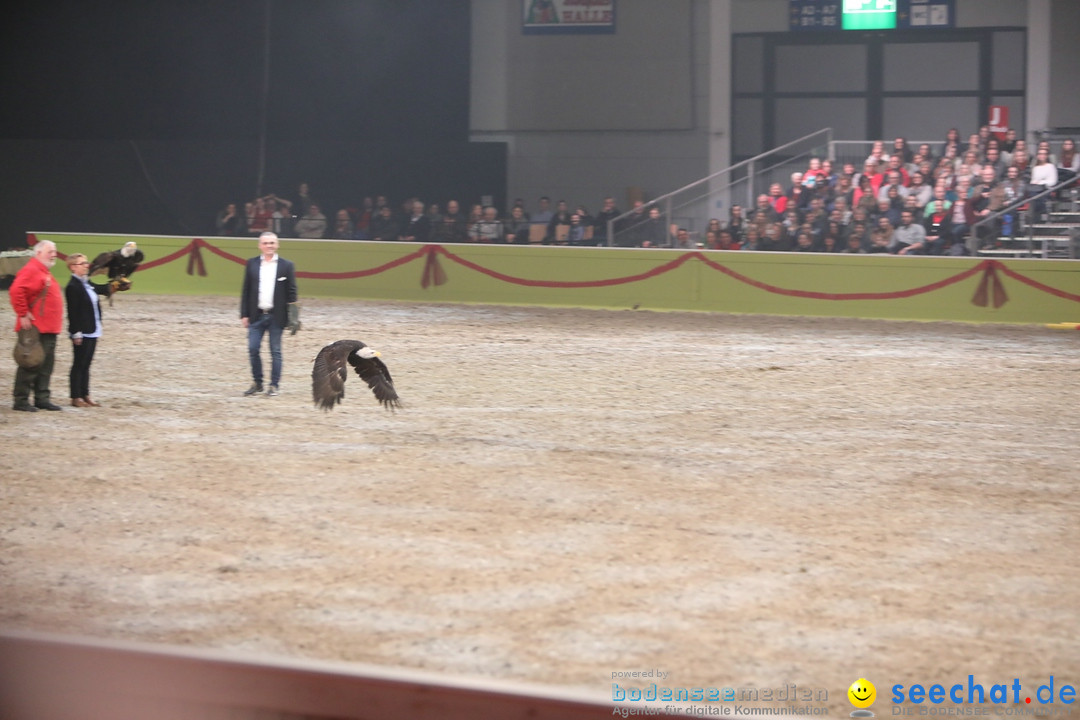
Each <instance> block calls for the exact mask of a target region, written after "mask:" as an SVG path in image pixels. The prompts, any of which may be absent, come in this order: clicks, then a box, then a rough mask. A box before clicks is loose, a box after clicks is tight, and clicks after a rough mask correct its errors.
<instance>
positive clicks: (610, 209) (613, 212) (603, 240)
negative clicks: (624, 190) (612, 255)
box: [592, 197, 622, 245]
mask: <svg viewBox="0 0 1080 720" xmlns="http://www.w3.org/2000/svg"><path fill="white" fill-rule="evenodd" d="M619 215H622V211H621V210H619V208H617V207H615V198H613V197H606V198H604V203H603V205H602V206H601V208H600V212H599V213H597V215H596V218H594V219H593V228H594V229H593V236H592V240H593V241H592V244H594V245H607V244H608V234H607V226H608V221H609V220H614V219H615V218H617V217H618V216H619ZM619 229H620V228H618V227H616V228H615V231H616V232H618V231H619Z"/></svg>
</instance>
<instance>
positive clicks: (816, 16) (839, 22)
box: [788, 0, 956, 30]
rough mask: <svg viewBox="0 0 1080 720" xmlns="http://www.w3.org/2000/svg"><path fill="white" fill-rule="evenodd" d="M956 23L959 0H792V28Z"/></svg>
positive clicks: (886, 27) (881, 27)
mask: <svg viewBox="0 0 1080 720" xmlns="http://www.w3.org/2000/svg"><path fill="white" fill-rule="evenodd" d="M955 26H956V0H788V27H789V28H790V29H791V30H894V29H912V28H946V27H955Z"/></svg>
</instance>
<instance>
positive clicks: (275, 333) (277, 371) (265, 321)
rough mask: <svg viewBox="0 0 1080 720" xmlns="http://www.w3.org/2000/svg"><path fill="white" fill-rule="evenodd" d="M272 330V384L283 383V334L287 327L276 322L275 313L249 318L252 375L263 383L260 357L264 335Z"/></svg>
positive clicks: (249, 349) (257, 381)
mask: <svg viewBox="0 0 1080 720" xmlns="http://www.w3.org/2000/svg"><path fill="white" fill-rule="evenodd" d="M267 331H269V332H270V384H271V385H279V384H281V334H282V333H283V332H284V331H285V328H283V327H281V326H280V325H278V324H277V323H275V322H274V315H273V313H262V314H261V315H259V316H258V317H253V318H250V319H249V320H248V355H249V356H250V357H251V377H252V378H254V380H255V382H256V383H258V384H259V385H262V382H263V367H262V358H261V357H259V348H260V347H262V339H263V335H265V334H266V332H267Z"/></svg>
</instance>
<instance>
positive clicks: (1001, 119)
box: [988, 105, 1009, 140]
mask: <svg viewBox="0 0 1080 720" xmlns="http://www.w3.org/2000/svg"><path fill="white" fill-rule="evenodd" d="M988 124H989V126H990V132H992V133H993V134H994V137H996V138H997V139H998V140H1004V139H1005V133H1006V132H1007V131H1008V130H1009V107H1008V105H991V106H990V121H989V123H988Z"/></svg>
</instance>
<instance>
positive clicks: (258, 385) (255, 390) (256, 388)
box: [244, 383, 263, 395]
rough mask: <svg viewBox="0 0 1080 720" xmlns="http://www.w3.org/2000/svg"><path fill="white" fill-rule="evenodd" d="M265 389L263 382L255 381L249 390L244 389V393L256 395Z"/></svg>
mask: <svg viewBox="0 0 1080 720" xmlns="http://www.w3.org/2000/svg"><path fill="white" fill-rule="evenodd" d="M262 391H263V386H262V383H255V384H253V385H252V386H251V387H249V388H248V389H247V390H245V391H244V395H254V394H255V393H261V392H262Z"/></svg>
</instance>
